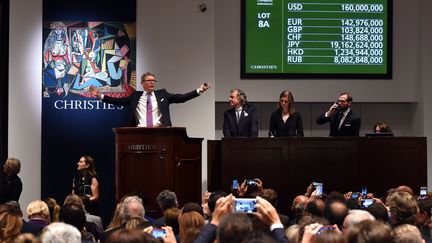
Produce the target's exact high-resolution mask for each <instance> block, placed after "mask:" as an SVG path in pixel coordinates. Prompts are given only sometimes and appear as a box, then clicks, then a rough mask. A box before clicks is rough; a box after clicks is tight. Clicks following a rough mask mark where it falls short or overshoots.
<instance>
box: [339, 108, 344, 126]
mask: <svg viewBox="0 0 432 243" xmlns="http://www.w3.org/2000/svg"><path fill="white" fill-rule="evenodd" d="M343 116H344V114H343V112H342V111H340V112H339V116H338V129H340V128H341V126H342V118H343Z"/></svg>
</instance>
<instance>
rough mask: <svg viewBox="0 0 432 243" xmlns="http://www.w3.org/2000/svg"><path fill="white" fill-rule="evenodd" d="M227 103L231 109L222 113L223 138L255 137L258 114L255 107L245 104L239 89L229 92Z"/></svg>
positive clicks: (245, 100)
mask: <svg viewBox="0 0 432 243" xmlns="http://www.w3.org/2000/svg"><path fill="white" fill-rule="evenodd" d="M229 102H230V106H231V107H232V109H229V110H227V111H225V112H224V122H223V134H224V137H226V138H231V137H257V136H258V130H259V127H258V125H259V122H258V112H257V109H256V108H255V106H253V105H250V104H248V103H247V99H246V94H245V92H244V91H243V90H241V89H233V90H231V94H230V96H229Z"/></svg>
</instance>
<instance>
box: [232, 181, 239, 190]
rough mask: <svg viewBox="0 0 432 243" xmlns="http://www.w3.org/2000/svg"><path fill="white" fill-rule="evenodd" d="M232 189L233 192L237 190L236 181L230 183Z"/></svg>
mask: <svg viewBox="0 0 432 243" xmlns="http://www.w3.org/2000/svg"><path fill="white" fill-rule="evenodd" d="M232 189H233V190H237V189H238V181H237V180H235V179H234V180H233V182H232Z"/></svg>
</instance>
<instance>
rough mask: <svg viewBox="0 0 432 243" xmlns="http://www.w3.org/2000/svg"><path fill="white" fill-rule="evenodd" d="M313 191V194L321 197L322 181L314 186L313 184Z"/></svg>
mask: <svg viewBox="0 0 432 243" xmlns="http://www.w3.org/2000/svg"><path fill="white" fill-rule="evenodd" d="M315 191H316V194H315V196H317V197H321V196H322V194H323V184H322V183H317V184H316V186H315Z"/></svg>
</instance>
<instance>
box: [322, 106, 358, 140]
mask: <svg viewBox="0 0 432 243" xmlns="http://www.w3.org/2000/svg"><path fill="white" fill-rule="evenodd" d="M340 113H341V111H337V112H336V113H334V114H332V115H331V116H329V117H325V114H322V115H321V116H319V117H318V118H317V121H316V122H317V123H318V124H320V125H321V124H324V123H326V122H330V136H332V137H338V136H358V135H359V132H360V125H361V119H360V116H358V115H357V114H355V113H354V111H353V110H351V109H350V111H349V112H348V114H347V115H346V117H345V120H344V121H343V123H342V125H341V127H340V128H339V119H338V117H339V116H340V115H339V114H340Z"/></svg>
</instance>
